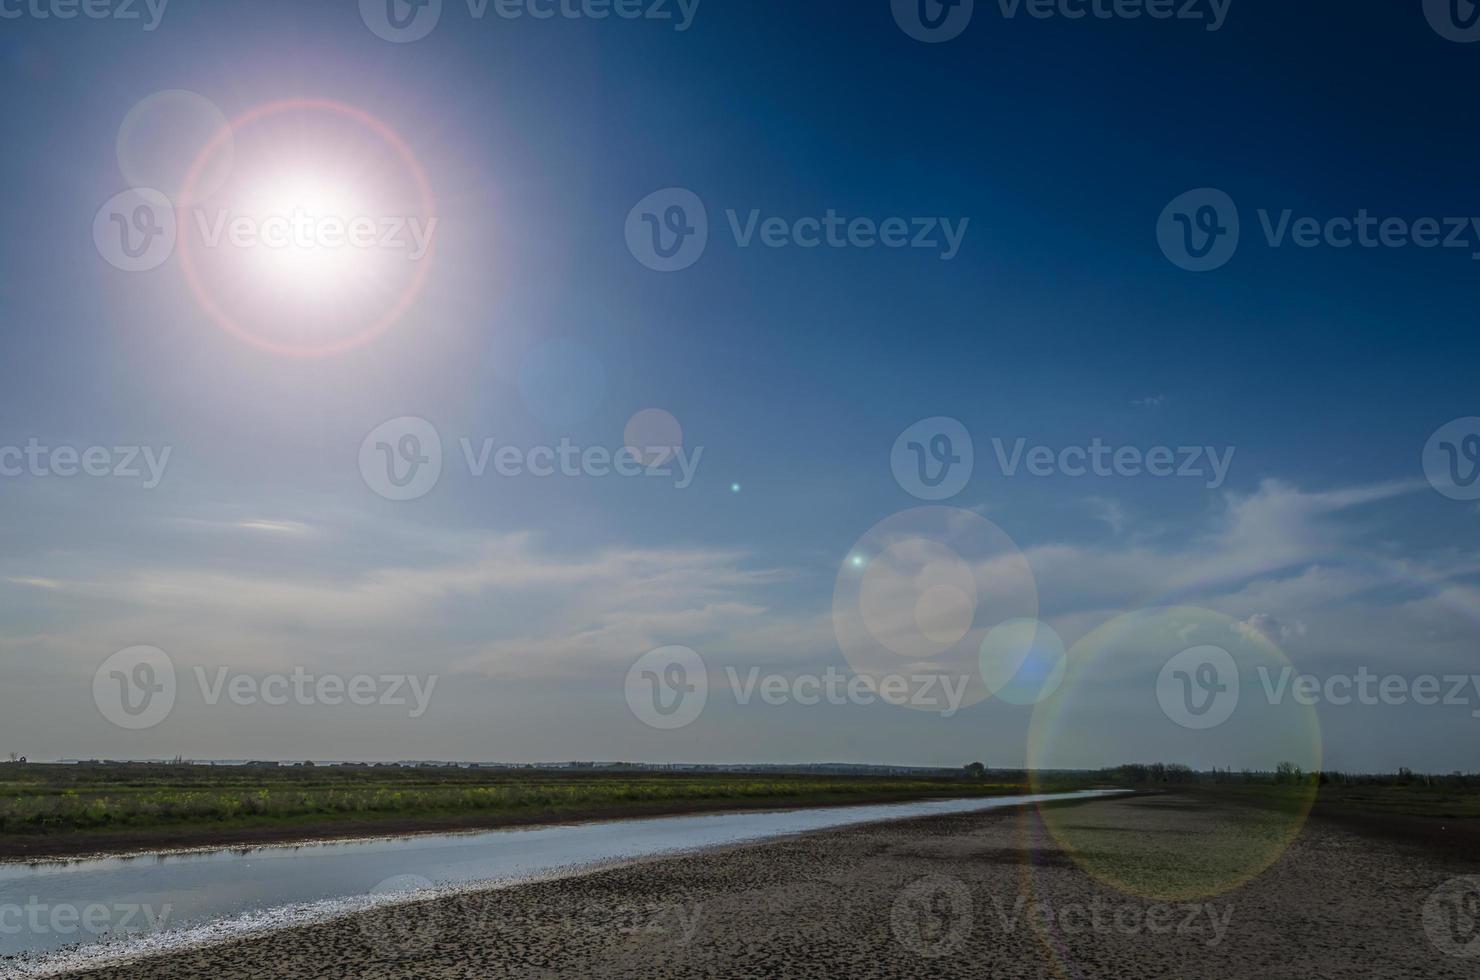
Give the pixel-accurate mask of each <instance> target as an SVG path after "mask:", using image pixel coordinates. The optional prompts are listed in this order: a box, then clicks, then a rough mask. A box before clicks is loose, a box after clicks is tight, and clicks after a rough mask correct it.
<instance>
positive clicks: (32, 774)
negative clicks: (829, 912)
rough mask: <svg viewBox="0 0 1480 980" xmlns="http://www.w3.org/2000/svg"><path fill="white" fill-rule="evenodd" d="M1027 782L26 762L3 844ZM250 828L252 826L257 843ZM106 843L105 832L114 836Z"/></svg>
mask: <svg viewBox="0 0 1480 980" xmlns="http://www.w3.org/2000/svg"><path fill="white" fill-rule="evenodd" d="M1023 791H1024V784H1023V783H1022V782H1018V781H996V780H992V779H967V778H964V777H962V778H894V777H890V778H874V777H857V776H831V775H792V774H769V773H768V774H764V775H762V774H747V773H734V774H730V773H722V774H715V773H697V774H691V773H678V772H672V773H670V772H651V771H622V770H500V769H453V768H426V769H412V768H396V767H380V768H370V767H348V766H319V767H283V768H247V767H235V766H215V767H211V766H187V765H181V766H165V765H99V766H93V765H66V766H60V765H35V764H32V765H24V766H3V767H0V850H3V851H6V852H9V853H12V854H13V853H27V852H32V851H34V850H35V849H36V848H35V846H34V845H35V844H36V842H37V840H38V839H43V838H44V839H45V840H46V841H47V842H48V846H47V848H46V850H48V851H54V850H55V849H56V848H57V847H59V846H61V847H64V845H65V841H66V840H67V839H68V838H69V837H72V838H78V839H86V841H87V843H88V846H90V847H96V846H98V843H99V841H100V839H105V838H106V837H108V836H110V835H118V836H120V837H139V836H140V835H141V834H144V835H147V836H148V837H149V838H150V839H151V840H152V841H158V840H166V839H168V838H169V837H170V835H172V834H173V835H176V836H177V837H179V838H180V839H181V840H197V839H201V835H202V834H204V835H207V836H208V837H210V838H211V839H221V840H226V839H229V838H230V836H231V835H232V834H233V833H234V832H246V831H251V830H260V829H264V828H277V829H281V830H283V831H285V832H286V831H291V830H293V829H305V830H308V829H310V828H311V831H310V833H311V835H312V836H323V835H327V834H332V833H334V832H335V828H336V827H338V828H342V831H341V832H343V833H346V834H351V833H357V832H360V831H361V830H362V829H364V827H365V826H369V825H374V826H375V828H376V829H377V832H378V830H379V829H381V828H385V827H392V826H393V827H398V828H402V829H415V828H416V827H417V826H419V825H422V824H425V825H426V826H428V827H443V826H450V825H460V824H465V825H468V826H497V825H499V824H515V823H532V822H539V821H541V820H544V819H552V820H558V819H577V818H582V817H586V816H610V815H614V814H620V815H640V814H642V813H645V812H653V813H672V812H682V811H684V810H689V809H692V810H714V809H724V808H727V807H731V806H733V807H736V808H748V807H753V806H758V805H777V806H801V805H826V804H839V803H851V802H865V801H867V802H877V801H882V800H909V799H922V798H932V797H940V798H943V797H961V796H977V795H981V796H993V795H1003V794H1012V793H1018V792H1023ZM251 836H252V835H251V834H245V835H244V839H245V838H250V837H251ZM103 842H104V843H106V841H105V840H104V841H103Z"/></svg>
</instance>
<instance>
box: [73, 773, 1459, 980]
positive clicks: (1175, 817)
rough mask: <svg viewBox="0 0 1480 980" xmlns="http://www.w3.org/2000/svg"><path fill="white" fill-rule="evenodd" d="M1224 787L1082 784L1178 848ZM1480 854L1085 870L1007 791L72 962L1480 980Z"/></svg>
mask: <svg viewBox="0 0 1480 980" xmlns="http://www.w3.org/2000/svg"><path fill="white" fill-rule="evenodd" d="M1208 806H1210V804H1207V803H1203V802H1196V801H1191V800H1187V799H1180V798H1177V797H1172V796H1153V797H1137V798H1134V799H1124V800H1114V801H1096V802H1091V803H1085V804H1077V805H1076V807H1075V811H1074V818H1075V819H1079V818H1080V817H1082V818H1083V820H1084V821H1085V822H1087V823H1088V822H1092V823H1094V824H1096V825H1102V826H1108V827H1115V828H1120V829H1123V832H1124V833H1125V834H1127V835H1133V836H1134V838H1135V840H1136V853H1137V854H1138V855H1141V854H1144V853H1145V851H1146V841H1148V840H1153V841H1156V842H1159V844H1160V846H1161V847H1162V848H1163V849H1164V852H1165V856H1166V859H1167V860H1168V861H1176V860H1178V859H1179V855H1181V854H1187V855H1188V856H1189V857H1192V856H1195V855H1196V854H1197V852H1198V850H1199V848H1200V847H1205V846H1206V844H1207V842H1206V841H1204V840H1200V839H1199V836H1198V832H1197V828H1198V827H1200V826H1205V825H1206V817H1207V814H1206V812H1205V809H1206V808H1207V807H1208ZM1093 864H1094V862H1090V865H1091V866H1093ZM1475 874H1480V855H1476V854H1474V853H1471V852H1470V851H1469V850H1468V849H1465V850H1464V851H1458V852H1457V851H1456V850H1455V849H1453V848H1449V849H1447V850H1444V851H1439V850H1435V849H1430V848H1426V847H1425V846H1424V842H1423V841H1422V840H1417V841H1414V842H1412V843H1408V842H1404V841H1399V840H1393V839H1385V838H1383V837H1380V836H1376V835H1371V834H1365V833H1359V832H1357V831H1354V830H1351V829H1348V828H1345V827H1342V826H1340V825H1338V824H1336V823H1332V822H1327V821H1324V820H1319V819H1317V820H1312V821H1311V822H1310V823H1308V824H1307V825H1306V827H1305V828H1304V830H1303V831H1302V833H1301V834H1300V836H1299V837H1298V839H1297V840H1296V841H1295V842H1294V843H1293V844H1292V845H1291V846H1290V847H1289V848H1288V849H1287V850H1286V851H1285V853H1284V854H1283V856H1282V857H1281V858H1280V859H1279V860H1278V861H1277V862H1276V863H1275V864H1274V865H1273V866H1272V867H1271V868H1270V869H1269V870H1267V871H1266V872H1264V873H1263V874H1262V875H1260V876H1258V877H1257V878H1255V879H1254V880H1253V881H1251V882H1249V883H1247V884H1245V885H1242V886H1241V887H1238V888H1236V889H1234V890H1232V891H1227V892H1224V893H1222V894H1217V895H1207V896H1202V897H1198V898H1189V899H1187V900H1179V901H1176V902H1157V901H1153V900H1149V899H1146V898H1138V897H1135V896H1131V895H1127V894H1125V893H1123V892H1120V891H1117V890H1116V889H1114V888H1112V887H1110V886H1108V885H1106V884H1104V883H1103V882H1101V881H1100V880H1098V879H1097V878H1096V877H1094V876H1093V875H1091V874H1090V873H1088V872H1086V871H1085V870H1084V866H1082V865H1081V863H1079V862H1078V861H1077V860H1076V859H1075V856H1074V855H1071V854H1070V853H1068V852H1067V851H1065V850H1064V849H1063V847H1061V846H1060V845H1059V843H1058V842H1057V841H1056V840H1055V838H1054V836H1053V835H1052V834H1050V833H1049V832H1048V831H1047V829H1046V828H1045V827H1044V824H1043V822H1042V818H1041V817H1040V815H1039V814H1038V813H1037V812H1036V811H1034V810H1032V809H1027V810H1020V811H1011V812H1001V811H999V812H995V813H984V814H975V815H969V816H952V817H932V818H927V819H920V820H911V821H905V822H899V823H890V824H874V825H868V826H862V827H854V828H847V829H842V830H835V831H827V832H823V833H817V834H810V835H807V836H804V837H795V838H788V839H784V840H779V841H772V842H768V843H762V844H755V845H747V846H741V847H733V848H728V849H725V850H721V851H713V852H707V853H704V854H699V855H692V856H687V857H679V858H670V859H664V860H657V861H651V862H644V863H639V864H632V865H625V866H621V867H615V868H608V869H605V870H600V871H596V872H592V873H589V874H584V875H580V876H576V877H570V878H563V879H558V880H550V881H542V882H536V883H531V884H525V885H520V886H517V887H512V888H505V889H501V890H495V891H485V892H477V893H472V894H467V895H460V896H455V897H449V898H444V899H437V900H432V901H423V902H418V903H415V904H410V905H403V906H398V907H395V908H390V909H384V910H378V911H374V912H368V913H364V914H361V915H358V916H353V917H349V918H345V919H339V920H335V921H333V922H328V923H324V924H320V925H315V926H310V927H306V928H300V929H293V930H288V931H284V932H279V933H274V934H271V935H267V936H259V937H255V938H250V939H245V940H239V941H236V942H232V943H229V944H226V945H220V946H214V947H211V948H207V949H203V950H198V951H194V952H190V953H183V954H174V955H170V956H166V957H161V958H157V959H152V960H144V961H139V962H137V963H134V964H131V965H128V966H123V967H116V968H111V969H106V970H96V971H91V972H87V973H80V974H73V976H74V977H85V978H89V980H123V978H149V980H168V978H180V980H185V978H190V980H199V978H210V980H237V978H240V980H274V978H282V980H313V978H346V980H349V978H353V980H377V978H406V980H410V978H418V980H451V978H468V980H488V978H497V977H767V978H770V977H783V976H785V977H849V978H855V977H856V978H863V977H911V978H913V977H920V976H931V977H974V978H982V977H990V978H996V980H1007V978H1019V977H1021V978H1029V977H1033V978H1037V977H1044V978H1049V977H1076V976H1078V977H1093V978H1125V980H1148V978H1155V977H1167V978H1176V980H1195V978H1204V977H1205V978H1218V980H1228V978H1242V977H1248V978H1258V980H1278V978H1296V977H1299V978H1311V977H1319V978H1326V977H1329V978H1333V980H1334V978H1340V980H1350V978H1354V977H1381V978H1389V977H1391V978H1413V980H1419V978H1424V980H1443V978H1469V980H1474V978H1476V977H1480V955H1477V956H1476V957H1474V958H1469V959H1466V958H1463V956H1462V955H1460V954H1463V953H1467V952H1474V953H1476V954H1480V939H1476V940H1475V942H1474V943H1473V944H1472V945H1473V947H1474V948H1473V949H1472V946H1471V945H1463V943H1464V942H1465V941H1466V940H1467V939H1468V938H1469V935H1470V934H1469V933H1468V932H1467V931H1465V930H1466V929H1469V928H1473V926H1474V923H1469V921H1468V920H1467V919H1465V918H1464V916H1460V917H1459V918H1458V919H1456V920H1454V921H1453V922H1450V921H1449V920H1448V919H1446V918H1445V917H1444V915H1442V914H1439V913H1441V912H1442V910H1443V909H1446V908H1447V907H1448V906H1447V905H1444V904H1443V902H1442V901H1440V900H1437V899H1436V900H1431V896H1433V895H1434V894H1435V892H1436V889H1440V887H1441V886H1443V885H1444V884H1445V882H1446V881H1449V880H1451V879H1453V878H1455V877H1456V876H1463V875H1475ZM1445 894H1446V893H1444V892H1442V891H1441V892H1439V896H1440V899H1442V898H1443V896H1444V895H1445ZM1426 905H1427V907H1428V917H1427V919H1426V916H1425V908H1426ZM1436 910H1438V912H1436ZM1426 926H1427V927H1426Z"/></svg>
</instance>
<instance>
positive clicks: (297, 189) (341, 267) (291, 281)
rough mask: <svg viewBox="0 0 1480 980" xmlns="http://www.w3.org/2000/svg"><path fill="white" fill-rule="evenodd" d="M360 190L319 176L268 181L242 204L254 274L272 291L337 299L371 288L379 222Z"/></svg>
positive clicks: (241, 222)
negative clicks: (363, 287)
mask: <svg viewBox="0 0 1480 980" xmlns="http://www.w3.org/2000/svg"><path fill="white" fill-rule="evenodd" d="M369 211H370V209H369V207H368V206H367V202H365V201H364V199H363V197H362V196H361V195H359V194H358V193H357V192H356V189H355V188H354V187H352V186H350V185H349V184H347V183H345V182H344V181H342V180H340V179H336V178H335V177H333V176H330V175H328V174H324V173H319V172H315V171H312V170H298V171H293V172H289V173H284V174H278V175H273V176H271V177H268V178H266V179H264V180H263V181H261V182H260V184H257V185H256V186H255V187H253V188H252V191H251V192H250V193H249V195H248V196H247V198H246V200H245V201H244V202H243V207H242V208H241V213H240V215H239V216H238V219H237V220H238V225H237V227H239V228H241V229H242V234H241V235H240V236H238V237H237V239H236V240H235V241H234V243H233V244H243V245H245V246H246V247H244V248H243V249H242V252H243V258H244V260H246V264H247V267H248V272H249V274H251V275H253V276H254V277H259V278H260V279H261V280H262V284H263V285H264V286H265V287H268V288H277V289H284V290H291V291H293V292H295V293H298V294H301V295H302V296H303V297H304V298H313V297H320V298H324V299H336V298H339V297H340V296H342V295H343V294H344V293H346V292H347V291H349V290H353V289H354V288H356V287H357V286H359V285H361V284H363V283H364V282H367V281H369V280H372V279H373V278H374V276H375V272H376V270H375V265H376V258H375V256H374V254H373V252H372V250H371V249H369V248H367V247H366V246H367V244H370V243H371V242H372V237H371V236H370V235H369V234H368V231H369V230H370V229H371V228H372V227H373V226H374V224H375V222H374V220H373V219H371V218H370V217H369V216H368V215H369Z"/></svg>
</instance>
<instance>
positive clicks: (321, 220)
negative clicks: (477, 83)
mask: <svg viewBox="0 0 1480 980" xmlns="http://www.w3.org/2000/svg"><path fill="white" fill-rule="evenodd" d="M228 149H229V150H230V152H232V153H233V155H234V166H233V168H232V172H231V178H230V180H229V181H227V182H226V184H225V186H224V187H223V188H221V189H220V190H219V191H216V192H214V193H211V194H203V193H202V191H204V190H205V188H204V187H202V186H200V185H201V183H202V181H203V180H204V179H205V178H206V175H207V174H209V173H212V172H214V171H215V170H216V169H217V166H218V165H217V158H218V156H219V155H221V154H223V153H225V152H227V151H228ZM181 196H182V199H185V200H190V201H194V202H197V203H195V204H194V205H193V206H191V207H190V208H188V209H182V210H181V211H180V213H179V222H180V228H179V239H180V245H179V253H180V262H181V267H182V269H183V270H184V273H185V278H186V282H187V283H188V284H189V287H190V290H191V292H192V294H193V295H194V296H195V299H196V301H197V302H198V303H199V304H200V306H201V308H202V309H203V310H204V311H205V312H206V314H207V315H208V316H209V317H210V318H211V320H212V321H213V322H215V323H216V324H217V325H218V326H220V327H221V328H222V329H224V330H226V331H227V332H228V333H231V334H232V335H234V336H236V337H238V338H240V339H241V340H244V341H246V342H247V343H249V344H251V345H252V346H254V347H257V348H259V349H262V350H266V351H269V352H271V353H275V354H282V355H287V356H294V357H321V356H325V355H329V354H336V353H341V352H344V351H348V350H351V349H354V348H356V347H360V346H362V345H364V344H366V343H368V342H370V341H371V340H373V339H375V338H376V337H378V336H380V335H381V334H383V333H384V332H385V331H386V330H388V329H389V328H390V327H391V326H392V325H393V324H394V323H395V322H396V321H398V320H399V319H400V318H401V317H402V316H403V315H404V314H405V313H406V311H407V310H408V309H409V308H410V307H411V305H412V303H413V302H414V301H415V299H416V297H417V296H418V295H419V294H420V292H421V291H422V289H423V288H424V287H425V285H426V282H427V277H428V275H429V273H430V268H431V258H432V246H433V242H434V240H435V235H434V233H435V228H436V222H437V218H436V215H435V199H434V197H433V195H432V192H431V187H430V184H429V182H428V180H427V176H426V173H425V171H424V170H423V169H422V167H421V164H420V163H419V162H418V160H417V158H416V156H415V155H414V154H413V153H412V152H411V149H410V147H408V146H407V144H406V143H405V141H404V140H402V139H401V137H400V136H399V135H397V134H396V133H395V131H393V130H392V129H391V128H390V127H389V126H387V125H386V124H385V123H384V122H382V121H380V120H379V119H377V118H375V117H374V116H372V115H370V114H369V113H367V112H365V111H363V110H361V109H357V108H355V107H353V106H349V105H345V104H343V103H340V102H335V101H331V100H328V99H287V100H282V101H278V102H271V103H268V104H266V105H262V106H258V107H257V108H255V109H252V110H249V111H248V112H246V113H243V114H242V115H240V116H238V117H237V118H235V119H233V120H231V121H230V122H229V123H228V124H227V125H226V126H225V127H223V128H222V129H220V130H219V131H218V132H217V133H216V134H215V136H214V137H213V138H212V139H211V141H210V142H209V143H207V144H206V146H205V147H204V148H203V149H202V150H201V151H200V153H199V154H198V155H197V156H196V158H195V160H194V162H193V163H192V165H191V167H190V169H189V171H188V172H187V174H186V177H185V182H184V189H183V190H182V194H181Z"/></svg>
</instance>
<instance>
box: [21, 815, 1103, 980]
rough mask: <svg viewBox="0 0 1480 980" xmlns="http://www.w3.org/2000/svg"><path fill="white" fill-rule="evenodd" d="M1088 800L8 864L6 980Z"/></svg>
mask: <svg viewBox="0 0 1480 980" xmlns="http://www.w3.org/2000/svg"><path fill="white" fill-rule="evenodd" d="M1115 792H1118V791H1115V790H1089V791H1085V792H1079V793H1051V794H1040V795H1035V796H999V797H991V798H977V799H969V800H929V801H922V802H913V803H889V804H880V805H872V806H839V807H825V808H817V809H808V810H780V811H768V812H749V813H720V814H708V815H700V816H690V817H657V818H652V819H643V820H617V821H607V822H601V823H584V824H563V825H558V826H551V827H534V828H522V829H511V830H495V831H483V832H475V833H458V834H438V835H426V836H414V837H401V838H393V839H378V840H358V841H340V842H328V843H317V844H300V845H291V846H273V847H255V848H251V849H237V850H215V851H199V852H188V853H179V854H145V855H137V856H129V857H105V858H93V859H87V860H81V861H68V862H60V861H52V862H43V863H36V864H0V957H4V958H3V959H0V977H9V976H39V975H47V974H53V973H56V972H58V971H60V970H64V969H67V968H69V967H70V968H76V967H78V966H81V965H84V964H86V963H90V962H97V961H99V960H101V959H110V958H112V957H115V956H120V955H123V956H127V955H133V954H136V953H140V952H146V951H154V950H159V951H164V950H168V949H178V948H182V947H186V946H191V945H196V944H199V943H203V942H209V941H213V940H216V939H220V938H227V937H230V936H235V935H244V934H247V933H251V932H258V931H263V930H268V929H275V928H283V927H286V926H291V925H300V924H304V923H308V922H313V921H319V920H322V919H326V918H330V917H333V916H335V915H343V914H346V913H349V912H354V911H357V910H360V909H364V908H367V907H370V906H372V905H375V904H379V903H383V902H394V901H404V900H406V899H407V897H408V896H411V895H418V896H419V895H422V894H426V895H431V894H435V893H436V892H437V891H452V890H456V889H459V888H465V887H468V886H473V885H479V886H482V885H487V886H489V887H495V886H498V885H503V884H509V883H514V882H518V881H520V880H523V879H528V878H533V877H540V876H546V875H550V874H555V873H560V872H563V871H571V872H573V871H577V870H580V869H582V868H589V867H591V866H595V865H600V864H605V863H609V862H613V861H627V860H633V859H637V858H646V857H653V856H658V855H666V854H679V853H683V852H687V851H696V850H700V849H703V848H708V847H717V846H721V845H725V844H736V843H742V842H747V841H758V840H765V839H768V838H773V837H781V836H785V835H787V834H797V833H804V832H806V831H814V830H825V829H828V828H831V827H842V826H847V825H850V824H859V823H869V822H873V821H879V820H899V819H904V818H908V817H922V816H930V815H935V814H950V813H973V812H977V811H982V810H995V809H999V808H1002V807H1012V806H1021V805H1024V804H1031V803H1038V802H1049V801H1056V800H1075V799H1088V798H1091V797H1096V796H1103V795H1106V794H1109V793H1115Z"/></svg>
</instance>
